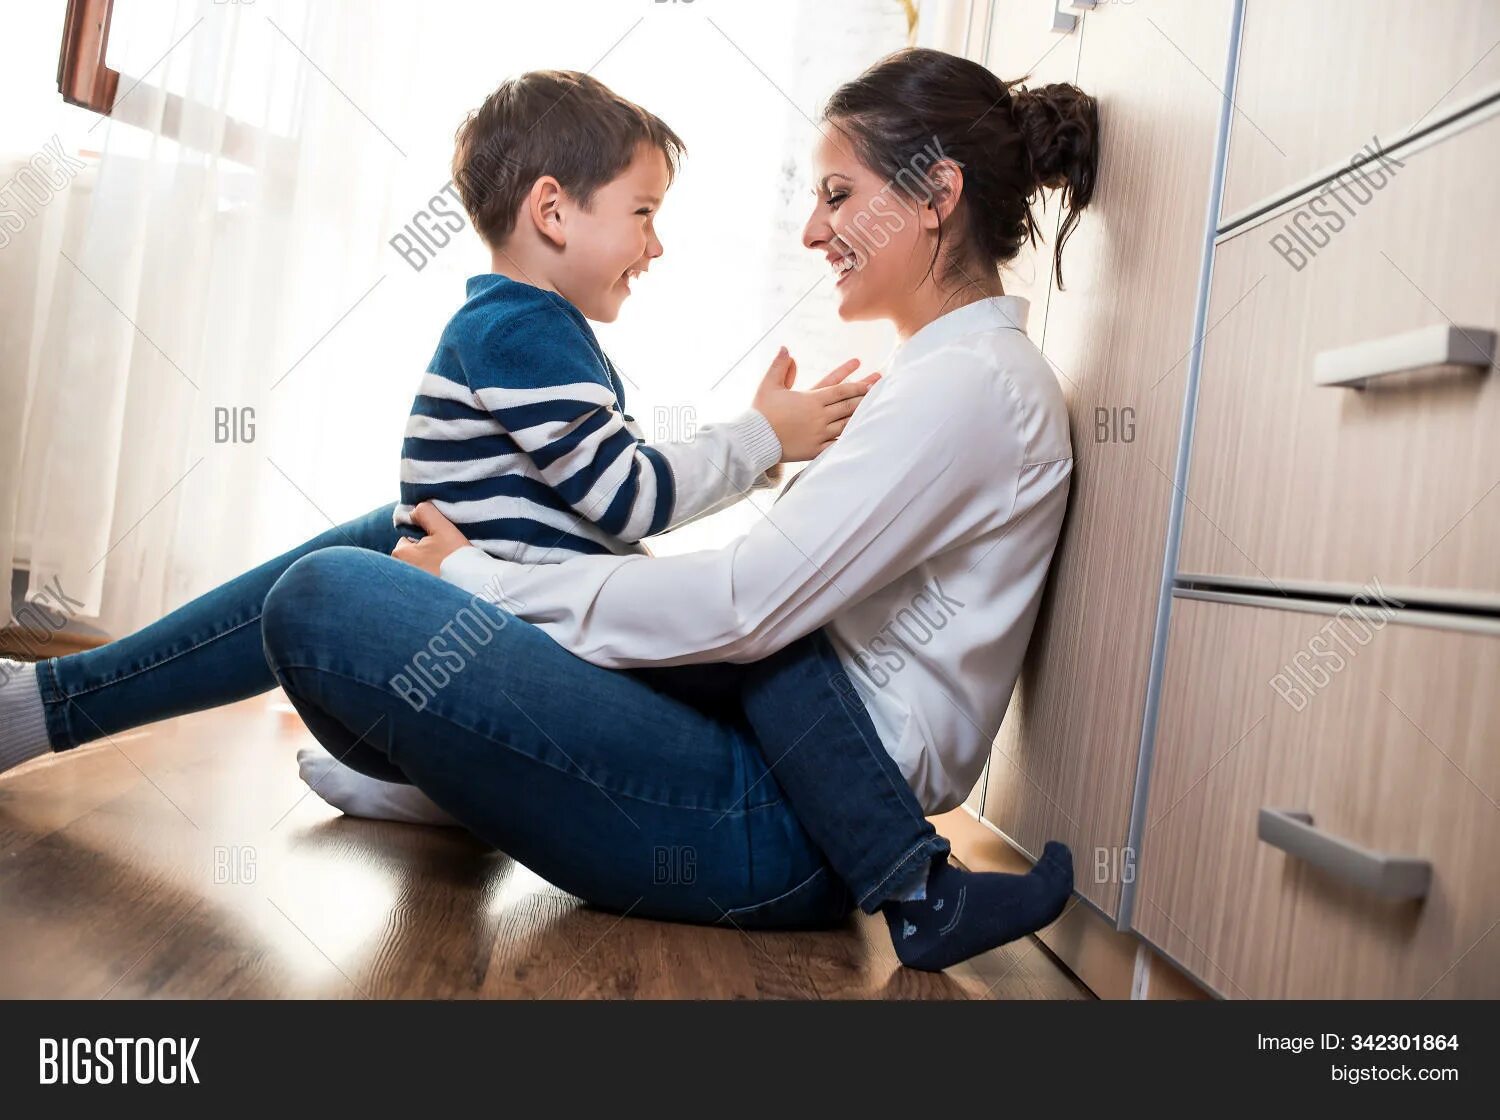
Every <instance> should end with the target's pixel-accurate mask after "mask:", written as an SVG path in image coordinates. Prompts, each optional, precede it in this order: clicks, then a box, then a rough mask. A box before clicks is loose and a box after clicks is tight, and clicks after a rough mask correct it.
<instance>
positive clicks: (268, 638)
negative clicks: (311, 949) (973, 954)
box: [38, 506, 946, 928]
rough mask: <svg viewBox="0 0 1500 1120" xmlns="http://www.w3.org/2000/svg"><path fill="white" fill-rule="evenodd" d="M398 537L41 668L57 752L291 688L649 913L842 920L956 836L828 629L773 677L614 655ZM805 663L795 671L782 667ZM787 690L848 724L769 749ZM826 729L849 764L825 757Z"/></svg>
mask: <svg viewBox="0 0 1500 1120" xmlns="http://www.w3.org/2000/svg"><path fill="white" fill-rule="evenodd" d="M395 540H396V531H395V529H394V528H393V527H392V524H391V507H389V506H387V507H384V508H382V509H378V510H375V511H373V512H372V513H370V514H368V515H366V516H365V517H362V518H359V519H357V520H355V521H351V522H349V523H347V524H345V525H343V526H340V527H338V528H336V529H333V530H330V531H329V532H327V533H324V534H322V535H320V536H319V537H316V538H314V539H313V540H311V541H309V542H307V543H306V544H305V545H303V546H301V547H300V548H298V549H294V550H293V551H291V552H288V553H286V554H284V555H282V556H280V557H277V558H276V559H274V560H271V561H269V562H267V563H266V564H263V565H261V566H260V567H258V568H255V569H253V570H252V571H250V572H247V573H246V574H244V575H242V576H240V577H238V578H236V579H234V580H231V581H230V582H229V583H226V584H225V585H223V586H222V587H219V588H217V589H216V590H214V591H212V592H210V593H208V594H207V595H204V596H201V597H200V598H198V599H196V600H194V601H193V602H191V603H189V604H187V605H186V606H184V607H182V608H180V609H179V610H177V611H175V612H173V613H172V614H170V615H168V616H166V617H165V618H163V619H161V620H160V621H158V622H156V623H153V624H152V625H150V626H148V627H145V628H144V629H142V630H140V631H138V632H137V633H135V634H133V635H130V636H129V637H126V638H123V639H121V640H119V641H116V642H112V643H110V644H109V645H106V646H103V647H101V648H99V649H97V650H91V651H88V652H86V653H82V654H76V655H73V656H70V657H63V658H56V659H53V660H51V661H48V662H44V663H42V665H41V666H40V667H39V672H38V680H39V682H40V685H41V691H42V698H43V701H44V704H45V708H46V715H47V725H48V732H49V736H50V738H51V741H52V743H53V746H54V747H55V748H56V749H59V750H61V749H66V748H68V747H71V746H76V745H78V744H79V743H83V742H87V741H89V740H92V739H95V738H98V737H100V736H102V735H105V734H112V733H115V732H118V731H123V730H125V729H127V728H130V727H134V726H137V725H139V724H142V723H147V722H151V721H154V720H160V719H164V718H167V717H170V716H174V715H179V714H183V713H185V712H190V711H197V710H201V709H203V708H207V707H212V706H215V705H218V704H223V703H227V702H230V701H234V700H238V699H242V698H244V697H247V696H252V695H255V694H257V693H260V692H264V691H266V690H268V689H269V688H271V687H273V686H274V685H275V684H277V683H278V682H279V683H280V684H281V685H282V687H283V688H284V689H285V690H286V692H287V694H288V696H289V697H290V698H291V701H292V703H293V704H294V705H295V706H296V707H297V709H298V711H299V713H300V714H301V715H302V718H303V720H304V721H305V722H306V724H307V725H308V727H309V729H310V730H311V731H312V732H313V734H314V735H315V736H316V737H317V738H318V739H319V740H320V741H321V742H322V743H323V744H324V745H325V746H326V747H327V748H328V749H329V750H330V752H332V753H333V755H334V756H335V757H337V758H340V759H342V760H343V761H344V762H345V763H347V764H348V765H351V766H353V767H354V768H356V769H359V770H361V771H363V772H366V773H369V774H371V775H373V776H376V777H381V778H385V779H388V780H401V781H410V782H413V783H415V784H416V785H417V786H418V787H419V788H421V789H422V790H423V791H424V792H425V793H427V795H428V796H430V797H431V798H432V799H433V800H434V801H435V802H437V803H438V804H439V805H441V806H442V807H443V808H444V809H446V810H447V811H448V812H449V813H451V814H452V815H453V816H454V817H455V818H457V819H458V820H459V821H461V822H462V823H463V824H465V825H466V826H467V827H468V828H469V829H470V830H471V831H473V832H474V833H476V834H477V835H479V836H481V837H483V838H484V839H486V840H487V841H489V842H490V843H492V844H494V845H495V846H496V847H498V848H500V849H501V850H503V851H505V852H506V853H507V854H509V855H511V856H512V857H514V858H515V859H517V860H519V861H520V862H522V863H524V864H525V865H527V866H528V867H530V868H531V869H532V870H534V871H535V872H537V873H538V874H539V875H541V876H543V877H544V878H546V879H548V880H549V881H551V882H553V883H554V884H556V885H557V886H559V887H562V888H563V889H565V890H567V891H569V892H571V893H573V894H576V895H578V896H579V897H581V898H583V899H585V900H586V901H588V902H590V903H592V904H594V905H596V906H599V907H602V908H607V909H613V910H616V911H618V912H621V913H627V912H628V913H633V914H636V915H639V916H644V917H656V918H667V919H682V920H689V921H698V922H724V923H730V922H732V923H734V924H738V925H741V926H745V927H780V928H787V927H818V926H826V925H829V924H832V923H835V922H837V921H839V920H841V919H842V918H843V916H844V915H845V914H846V913H847V912H848V910H849V909H850V907H851V905H852V903H853V902H854V901H855V896H852V895H851V893H850V889H849V888H848V887H846V886H845V885H844V882H843V881H841V879H840V873H844V874H848V875H849V879H848V881H849V882H850V883H851V884H852V885H853V886H854V888H855V892H856V894H857V895H858V898H859V900H860V901H864V902H865V904H866V906H867V908H873V905H874V904H875V903H878V901H879V899H878V897H876V894H878V891H879V889H880V884H882V883H884V882H887V881H894V879H893V877H899V876H901V875H902V874H903V873H904V871H905V869H907V868H909V866H910V865H911V864H912V863H914V862H918V860H917V859H916V857H915V856H914V854H913V853H916V852H920V853H921V854H927V853H930V852H941V851H943V850H946V846H945V845H944V844H943V842H942V841H941V840H940V839H939V838H937V837H936V836H935V835H933V834H932V833H931V829H930V826H928V825H927V824H926V822H925V820H922V818H921V815H920V809H919V808H917V807H916V801H915V798H913V797H912V796H911V793H910V790H909V789H907V787H906V785H905V782H904V781H902V780H900V775H899V772H898V771H896V768H895V765H894V763H893V762H892V761H891V759H890V757H889V755H888V754H886V752H885V751H884V750H883V749H881V748H880V747H879V744H878V742H877V741H876V740H875V737H874V731H873V728H871V727H870V725H869V721H868V716H867V715H866V714H865V712H864V710H863V706H862V705H860V704H858V698H857V697H854V698H853V700H854V703H853V704H851V703H850V696H851V695H852V693H841V692H840V691H839V688H840V685H839V683H838V676H839V675H840V674H841V670H840V669H839V668H838V663H837V659H836V658H835V657H834V656H833V653H832V650H831V648H829V647H828V646H827V642H826V639H824V638H822V636H821V635H817V636H815V638H814V639H813V640H812V641H808V642H806V644H803V643H799V646H800V647H801V649H800V652H798V653H795V654H794V653H787V654H786V655H785V656H783V657H781V659H780V660H777V659H776V658H772V659H768V661H767V662H762V663H761V666H760V667H756V668H755V669H753V670H747V669H746V668H745V667H737V666H720V667H713V666H699V667H692V668H691V669H683V670H650V671H643V672H619V671H613V670H608V669H601V668H599V667H597V666H593V665H590V664H588V663H586V662H584V661H582V660H580V659H579V658H577V657H575V656H573V655H572V654H570V653H568V652H567V651H566V650H564V649H562V647H560V646H558V645H557V644H556V643H555V642H554V641H552V640H551V639H550V638H548V637H547V636H546V635H545V634H543V633H542V632H541V631H539V630H537V629H536V628H535V627H533V626H531V625H530V624H528V623H525V622H522V621H520V620H518V619H516V618H514V617H513V616H511V615H509V614H507V613H506V612H504V611H503V610H501V609H499V608H498V607H495V606H493V605H492V604H489V603H486V602H484V601H482V600H478V599H475V598H472V597H471V596H469V595H467V594H466V593H465V592H463V591H461V590H460V589H458V588H456V587H454V586H452V585H450V584H447V583H444V582H443V581H441V580H437V579H434V578H433V577H431V576H429V575H427V574H425V573H423V572H421V571H418V570H417V569H415V568H412V567H410V566H408V565H405V564H402V563H400V562H398V561H395V560H393V559H391V558H390V556H389V555H388V553H389V551H390V549H391V548H393V547H394V545H395ZM439 639H442V642H441V649H442V650H443V654H442V656H441V657H439V656H438V655H437V654H435V653H434V650H436V649H438V648H439V647H438V646H436V645H434V642H435V640H439ZM823 658H829V659H832V660H831V664H830V663H829V662H827V661H824V660H822V659H823ZM419 667H420V670H421V671H418V668H419ZM798 667H800V670H799V671H800V673H801V677H800V681H801V684H800V685H798V686H796V687H793V685H794V684H795V682H789V681H788V679H787V678H786V677H785V675H784V674H785V673H786V672H787V671H788V670H789V669H798ZM820 672H821V676H820V675H819V674H820ZM809 682H812V686H811V687H806V686H808V683H809ZM843 683H844V684H847V681H844V682H843ZM797 687H801V688H802V691H801V692H800V693H799V692H797ZM757 690H760V691H759V692H757ZM778 692H780V693H781V694H782V696H783V698H786V697H793V696H796V697H800V699H799V700H798V704H812V705H814V706H815V705H817V704H819V703H824V704H828V703H831V704H832V705H834V706H835V707H836V708H837V710H838V711H839V712H840V713H841V717H840V718H839V719H837V720H834V721H831V722H830V721H827V720H826V719H825V720H823V721H818V723H817V726H818V727H820V728H821V727H823V726H824V725H825V724H826V725H827V726H828V727H829V728H834V727H837V728H841V729H842V730H841V731H840V732H839V734H836V735H833V736H832V737H831V738H827V737H825V736H823V735H821V734H820V735H819V740H820V741H819V742H818V744H817V745H816V748H815V749H814V748H813V746H812V744H806V745H804V746H802V747H799V748H798V749H795V750H792V749H790V748H789V747H787V743H788V742H791V740H792V738H793V736H794V734H795V736H796V737H797V738H799V739H800V736H801V735H802V728H804V727H806V726H809V724H807V723H799V721H797V720H787V719H785V718H782V719H781V720H780V722H779V723H775V721H773V723H774V728H773V733H772V735H771V736H770V738H769V739H768V740H767V741H766V742H762V741H761V739H760V738H758V737H757V735H756V733H755V731H754V730H752V727H751V723H750V720H749V718H747V713H748V712H752V711H756V710H757V705H759V710H760V712H761V713H762V715H761V716H760V720H761V722H763V723H764V722H765V721H766V718H767V717H766V716H765V715H764V713H765V712H766V711H774V710H775V705H774V704H773V703H772V701H771V697H773V696H775V695H776V694H777V693H778ZM758 696H759V697H760V699H759V700H757V697H758ZM828 697H832V700H831V701H830V700H829V699H828ZM856 705H857V706H856ZM799 710H801V709H800V708H799ZM808 710H811V709H808ZM782 715H783V716H784V715H785V712H783V713H782ZM809 738H812V736H810V735H809ZM825 739H826V742H827V743H828V744H830V750H831V751H836V752H837V753H836V754H835V755H834V757H831V758H829V757H823V748H824V745H825ZM871 744H873V745H874V747H875V749H874V751H873V752H871V751H869V749H868V748H869V746H870V745H871ZM784 747H786V749H783V748H784ZM763 749H764V750H765V751H766V753H767V754H768V755H770V756H771V759H772V763H771V764H772V765H775V776H774V777H773V776H772V773H771V768H770V765H768V763H767V761H766V759H765V757H763V755H762V750H763ZM839 755H847V757H839ZM893 773H894V774H895V779H896V781H895V782H894V786H893V785H892V782H891V780H890V779H891V775H892V774H893ZM787 784H790V785H792V786H793V787H794V788H797V789H798V790H799V796H798V798H797V802H796V803H800V804H802V806H803V809H804V811H805V813H806V815H807V816H808V818H809V819H813V820H815V821H816V822H817V826H818V827H817V830H816V833H815V836H813V837H810V836H809V833H808V830H806V829H805V828H804V827H803V825H802V823H801V822H800V821H799V819H798V816H797V814H796V813H795V812H794V809H793V804H794V802H793V801H792V800H791V799H789V798H788V796H787V794H786V793H785V792H784V789H783V786H785V785H787ZM871 791H874V792H873V794H872V793H871ZM902 791H904V793H905V796H906V801H905V802H904V803H903V802H902V801H901V799H900V797H899V794H900V792H902ZM897 811H899V813H900V814H901V815H900V816H899V817H897V816H896V812H897ZM846 827H847V828H850V829H853V831H848V832H846V831H843V829H845V828H846ZM923 830H925V832H924V831H923ZM823 833H826V835H818V834H823ZM820 844H823V845H826V846H827V847H825V848H823V849H821V850H820V846H819V845H820ZM829 848H831V849H832V854H831V858H832V859H833V861H834V866H833V867H830V863H829V859H828V858H825V851H827V850H828V849H829ZM871 852H875V853H877V854H876V855H875V856H873V857H872V856H871V854H870V853H871ZM834 867H837V868H839V869H840V870H839V872H838V873H836V872H835V870H834ZM861 877H862V878H861Z"/></svg>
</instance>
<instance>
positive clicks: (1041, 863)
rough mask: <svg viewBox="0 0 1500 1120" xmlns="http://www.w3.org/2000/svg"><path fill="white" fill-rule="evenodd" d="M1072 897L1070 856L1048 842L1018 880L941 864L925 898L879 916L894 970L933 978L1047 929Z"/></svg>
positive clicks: (896, 904)
mask: <svg viewBox="0 0 1500 1120" xmlns="http://www.w3.org/2000/svg"><path fill="white" fill-rule="evenodd" d="M1072 893H1073V853H1072V852H1070V851H1068V847H1067V845H1066V844H1059V843H1058V842H1057V841H1056V840H1051V841H1048V843H1047V846H1046V847H1045V848H1044V849H1043V850H1042V858H1041V859H1039V860H1037V862H1036V866H1035V867H1033V868H1032V869H1031V870H1030V871H1029V872H1027V873H1026V874H1025V875H1005V874H1002V873H1000V872H982V871H964V870H963V869H962V868H958V867H954V866H953V865H952V864H950V863H948V862H947V860H946V858H945V859H944V860H942V861H941V862H938V863H934V864H933V866H932V874H931V875H930V876H929V878H928V880H927V895H926V897H925V898H920V899H915V900H912V901H909V902H888V903H886V904H885V906H883V907H882V908H881V909H882V910H883V911H884V913H885V920H886V923H887V924H888V925H889V926H890V929H891V940H892V941H893V942H895V945H896V955H897V956H898V957H900V958H901V963H902V964H904V965H906V966H907V967H908V968H919V969H922V970H923V971H926V972H939V971H941V970H942V969H945V968H950V967H952V966H953V965H956V964H958V963H959V962H960V961H966V960H968V959H969V958H970V957H973V956H977V955H978V954H980V953H983V952H985V951H987V950H989V949H993V948H995V947H997V946H999V945H1004V944H1005V943H1006V942H1009V941H1014V940H1016V938H1018V937H1024V936H1026V935H1027V934H1028V933H1035V932H1036V931H1037V930H1039V929H1041V928H1042V927H1044V926H1047V925H1050V924H1051V923H1052V922H1054V921H1056V920H1057V916H1058V915H1059V914H1061V913H1062V911H1063V907H1064V906H1066V905H1067V904H1068V898H1069V896H1071V895H1072Z"/></svg>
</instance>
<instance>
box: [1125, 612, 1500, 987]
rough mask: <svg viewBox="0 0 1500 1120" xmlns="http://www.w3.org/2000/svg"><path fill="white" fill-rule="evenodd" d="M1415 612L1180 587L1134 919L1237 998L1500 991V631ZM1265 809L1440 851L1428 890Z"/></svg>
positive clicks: (1375, 843)
mask: <svg viewBox="0 0 1500 1120" xmlns="http://www.w3.org/2000/svg"><path fill="white" fill-rule="evenodd" d="M1401 617H1402V616H1400V615H1399V614H1398V615H1397V620H1392V619H1391V617H1390V616H1372V617H1368V618H1358V617H1351V616H1349V615H1345V616H1342V617H1341V616H1335V615H1332V614H1323V613H1318V612H1315V611H1311V610H1307V611H1304V610H1287V609H1278V608H1274V607H1261V606H1244V605H1229V604H1225V603H1219V602H1204V601H1199V600H1194V599H1185V598H1178V599H1177V600H1175V601H1174V603H1173V611H1172V624H1171V633H1170V644H1169V648H1168V654H1167V663H1166V677H1165V680H1164V683H1163V690H1162V707H1161V714H1160V723H1159V725H1158V732H1157V740H1156V749H1155V754H1154V757H1153V762H1152V773H1151V790H1150V800H1149V804H1148V809H1147V816H1146V829H1145V832H1144V835H1143V838H1142V843H1141V848H1140V854H1139V864H1138V866H1139V879H1138V882H1137V886H1136V891H1137V893H1136V899H1135V910H1134V922H1133V924H1134V926H1135V928H1136V929H1137V930H1139V931H1140V932H1141V934H1142V935H1143V936H1145V937H1146V938H1148V939H1149V940H1151V941H1152V942H1154V943H1155V944H1157V945H1158V946H1159V947H1161V948H1162V949H1163V950H1165V951H1166V952H1167V953H1168V954H1170V955H1171V956H1173V957H1174V958H1176V959H1177V960H1178V961H1180V962H1182V963H1183V964H1184V965H1185V966H1186V967H1188V968H1189V969H1190V970H1191V971H1193V972H1194V973H1196V974H1197V975H1198V976H1199V977H1201V978H1202V979H1203V980H1204V981H1206V982H1207V983H1209V984H1210V985H1212V986H1213V987H1215V988H1216V989H1217V990H1218V991H1219V992H1220V993H1222V994H1223V995H1225V996H1228V997H1231V998H1257V999H1261V998H1309V997H1328V998H1336V997H1376V996H1379V997H1397V998H1416V997H1421V996H1423V995H1427V994H1431V995H1432V996H1434V997H1477V996H1485V997H1491V998H1493V997H1495V996H1497V995H1500V937H1497V936H1486V935H1487V934H1490V933H1491V931H1492V930H1493V929H1494V926H1495V923H1496V920H1497V919H1500V808H1497V805H1496V802H1495V800H1494V798H1495V795H1496V794H1497V793H1500V692H1497V691H1496V690H1495V688H1494V687H1493V686H1494V682H1495V681H1496V680H1497V679H1500V627H1497V628H1496V633H1474V632H1461V631H1457V630H1441V629H1435V628H1429V627H1426V626H1420V625H1412V624H1408V623H1406V622H1403V621H1399V619H1400V618H1401ZM1406 617H1410V616H1406ZM1319 639H1321V641H1320V640H1319ZM1329 649H1332V650H1334V651H1336V653H1337V656H1336V657H1334V656H1330V655H1329V654H1328V652H1327V651H1328V650H1329ZM1288 665H1292V666H1294V668H1292V669H1290V670H1289V669H1288ZM1297 666H1300V667H1297ZM1262 809H1274V810H1291V811H1295V812H1302V813H1307V814H1310V815H1311V819H1312V824H1313V826H1314V827H1315V828H1316V829H1317V831H1318V834H1319V836H1320V837H1322V838H1326V839H1328V840H1332V841H1336V842H1337V843H1338V845H1339V846H1340V847H1342V848H1347V846H1348V845H1357V846H1358V848H1361V849H1365V850H1367V851H1368V852H1372V853H1385V854H1388V855H1393V856H1408V857H1414V858H1416V859H1418V860H1421V861H1426V862H1427V863H1429V864H1430V867H1431V872H1430V881H1429V882H1428V884H1427V887H1426V894H1425V897H1423V898H1421V899H1419V900H1412V899H1410V898H1408V899H1399V898H1393V897H1385V896H1382V895H1381V894H1379V893H1377V892H1376V891H1374V890H1372V889H1370V888H1369V887H1367V886H1356V885H1354V884H1353V882H1352V881H1351V879H1350V877H1349V875H1348V872H1347V869H1340V870H1337V871H1335V870H1325V869H1324V866H1323V865H1322V864H1320V863H1319V862H1317V860H1316V857H1312V858H1308V857H1303V856H1298V855H1294V854H1289V853H1288V851H1286V850H1283V849H1282V848H1281V847H1278V846H1276V845H1274V844H1272V843H1269V842H1267V841H1264V840H1261V839H1259V838H1258V835H1257V833H1258V821H1259V817H1260V813H1261V810H1262Z"/></svg>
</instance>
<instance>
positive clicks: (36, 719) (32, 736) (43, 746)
mask: <svg viewBox="0 0 1500 1120" xmlns="http://www.w3.org/2000/svg"><path fill="white" fill-rule="evenodd" d="M51 749H52V744H51V742H50V741H49V740H48V739H47V716H46V712H45V710H44V709H43V708H42V693H41V690H40V689H38V688H37V683H36V666H35V665H32V664H30V663H28V662H25V661H12V660H11V659H10V658H8V657H0V774H3V773H5V771H7V770H9V769H11V768H12V767H15V766H19V765H21V763H23V762H29V761H30V760H31V759H33V758H36V757H37V756H39V755H44V754H46V753H47V752H48V751H50V750H51Z"/></svg>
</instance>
